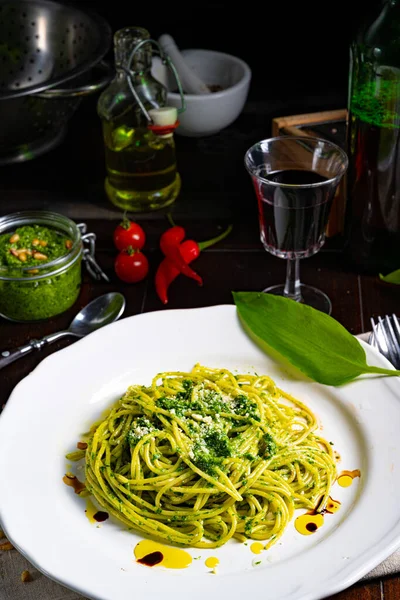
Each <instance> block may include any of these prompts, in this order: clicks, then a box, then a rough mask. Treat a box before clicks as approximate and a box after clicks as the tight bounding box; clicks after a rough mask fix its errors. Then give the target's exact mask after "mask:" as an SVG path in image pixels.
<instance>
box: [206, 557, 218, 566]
mask: <svg viewBox="0 0 400 600" xmlns="http://www.w3.org/2000/svg"><path fill="white" fill-rule="evenodd" d="M204 564H205V565H206V567H208V568H209V569H215V567H217V566H218V565H219V559H218V558H217V557H216V556H209V557H208V558H206V560H205V562H204Z"/></svg>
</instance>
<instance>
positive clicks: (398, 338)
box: [391, 314, 400, 369]
mask: <svg viewBox="0 0 400 600" xmlns="http://www.w3.org/2000/svg"><path fill="white" fill-rule="evenodd" d="M391 327H392V333H393V339H394V341H395V346H396V359H397V360H396V364H395V367H396V369H398V368H399V367H400V324H399V320H398V318H397V316H396V315H395V314H393V315H392V320H391Z"/></svg>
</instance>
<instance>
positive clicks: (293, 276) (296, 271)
mask: <svg viewBox="0 0 400 600" xmlns="http://www.w3.org/2000/svg"><path fill="white" fill-rule="evenodd" d="M283 295H284V296H286V298H290V299H291V300H296V302H301V300H302V298H301V291H300V259H298V258H289V259H288V260H287V267H286V281H285V289H284V292H283Z"/></svg>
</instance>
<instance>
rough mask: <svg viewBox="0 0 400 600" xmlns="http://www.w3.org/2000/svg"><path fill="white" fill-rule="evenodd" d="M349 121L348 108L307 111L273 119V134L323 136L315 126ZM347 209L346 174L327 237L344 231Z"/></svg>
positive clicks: (337, 197) (336, 199)
mask: <svg viewBox="0 0 400 600" xmlns="http://www.w3.org/2000/svg"><path fill="white" fill-rule="evenodd" d="M340 121H343V122H347V110H346V109H339V110H327V111H322V112H315V113H307V114H301V115H290V116H286V117H276V118H275V119H273V120H272V135H273V137H277V136H279V135H303V136H310V137H323V136H322V135H321V133H318V132H317V131H316V130H315V128H316V127H317V126H319V125H325V124H327V123H335V122H340ZM345 209H346V176H345V177H343V179H342V181H341V182H340V185H339V186H338V188H337V190H336V194H335V198H334V200H333V204H332V210H331V214H330V217H329V222H328V226H327V230H326V235H327V237H333V236H334V235H339V234H343V233H344V219H345Z"/></svg>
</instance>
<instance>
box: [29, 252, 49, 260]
mask: <svg viewBox="0 0 400 600" xmlns="http://www.w3.org/2000/svg"><path fill="white" fill-rule="evenodd" d="M33 258H36V260H47V259H48V256H47V255H46V254H42V253H41V252H34V253H33Z"/></svg>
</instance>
